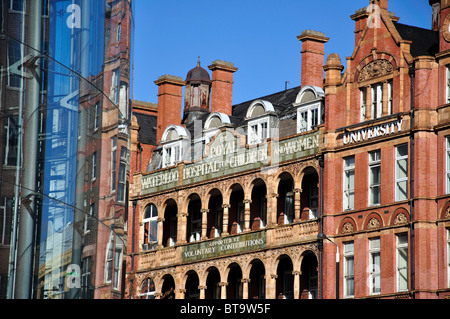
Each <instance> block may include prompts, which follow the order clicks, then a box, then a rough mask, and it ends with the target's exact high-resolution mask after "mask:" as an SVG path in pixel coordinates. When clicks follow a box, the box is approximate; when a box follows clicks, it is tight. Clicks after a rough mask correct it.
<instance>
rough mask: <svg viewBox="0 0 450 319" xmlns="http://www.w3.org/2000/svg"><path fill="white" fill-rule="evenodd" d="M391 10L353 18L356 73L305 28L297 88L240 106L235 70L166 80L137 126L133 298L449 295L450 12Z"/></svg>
mask: <svg viewBox="0 0 450 319" xmlns="http://www.w3.org/2000/svg"><path fill="white" fill-rule="evenodd" d="M387 2H388V1H386V0H374V1H370V4H369V6H368V7H366V8H363V9H360V10H357V11H356V12H355V14H354V15H352V16H351V18H352V19H353V20H354V21H355V34H354V36H355V37H356V38H355V48H351V51H352V52H353V53H352V54H351V56H349V57H348V58H347V64H346V68H344V66H343V65H342V62H341V59H340V57H339V56H338V55H337V54H330V55H329V56H328V57H327V58H326V59H325V58H324V43H326V42H327V41H328V38H326V37H325V36H324V34H322V33H320V32H317V31H312V30H307V31H304V32H303V33H302V34H301V35H300V36H299V37H298V39H299V40H300V41H301V42H302V72H301V73H302V74H301V84H302V86H301V87H297V88H290V89H286V90H285V91H283V92H279V93H275V94H272V95H268V96H265V97H261V98H258V99H255V100H253V101H249V102H245V103H241V104H238V105H234V106H232V104H231V98H232V83H233V73H234V72H235V71H237V69H236V68H235V67H234V65H233V64H231V63H229V62H223V61H214V62H212V64H211V65H210V66H209V69H210V71H211V72H212V76H210V75H209V73H208V72H207V71H206V70H205V69H203V68H202V67H201V66H200V64H198V65H197V67H195V68H194V69H192V70H191V71H189V72H188V73H187V76H186V78H185V80H183V79H182V78H179V77H176V76H172V75H165V76H162V77H160V78H159V79H157V80H156V82H155V83H156V85H158V87H159V91H158V105H157V108H156V114H154V112H153V113H152V112H150V111H149V110H145V111H144V110H143V109H142V107H140V109H139V110H137V112H136V114H135V115H136V116H134V117H133V121H132V128H131V135H132V139H131V141H132V146H131V162H132V163H136V164H134V166H133V167H132V176H133V179H132V181H131V183H132V184H131V185H132V186H131V187H130V190H131V192H130V200H131V201H132V203H133V212H135V213H134V214H133V215H132V218H131V219H129V224H128V225H129V227H130V230H129V233H130V234H133V235H132V236H130V238H131V245H130V250H129V251H131V254H130V269H129V273H128V279H129V281H128V283H129V285H130V286H129V289H127V291H128V292H129V293H130V296H131V297H135V298H155V299H157V298H161V299H165V298H177V299H184V298H186V299H190V298H200V299H220V298H222V299H225V298H227V299H236V298H237V299H252V298H268V299H274V298H294V299H302V298H335V297H338V298H386V299H388V298H411V299H412V298H417V299H426V298H435V299H437V298H449V296H450V196H449V194H450V121H449V104H448V103H449V96H450V93H449V92H450V86H449V83H450V82H449V78H450V77H449V74H450V71H449V70H450V67H449V65H450V55H449V52H450V44H449V43H450V33H449V25H450V15H449V14H450V4H449V2H448V1H439V0H435V1H429V2H430V5H431V6H432V7H433V17H432V22H433V23H432V26H433V27H432V29H430V30H427V29H422V28H416V27H412V26H408V25H404V24H401V23H399V18H398V17H396V16H395V14H393V13H392V12H389V11H388V5H387ZM324 62H325V63H324ZM344 69H345V71H344ZM343 71H344V72H343ZM324 73H325V77H324ZM183 87H185V91H184V92H185V96H184V104H183V101H182V98H183V97H182V88H183ZM203 97H204V98H203ZM139 104H141V105H142V103H139ZM182 105H184V112H183V113H182V112H181V109H182ZM174 110H177V111H176V112H175V111H174ZM155 117H156V118H155ZM145 141H147V142H145Z"/></svg>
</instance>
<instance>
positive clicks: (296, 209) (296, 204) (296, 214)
mask: <svg viewBox="0 0 450 319" xmlns="http://www.w3.org/2000/svg"><path fill="white" fill-rule="evenodd" d="M301 193H302V189H301V188H295V189H294V222H299V221H300V220H301V211H300V207H301V206H300V195H301Z"/></svg>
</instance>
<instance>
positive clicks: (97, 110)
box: [94, 102, 100, 131]
mask: <svg viewBox="0 0 450 319" xmlns="http://www.w3.org/2000/svg"><path fill="white" fill-rule="evenodd" d="M94 111H95V115H94V131H96V130H98V126H99V123H100V103H99V102H97V103H95V110H94Z"/></svg>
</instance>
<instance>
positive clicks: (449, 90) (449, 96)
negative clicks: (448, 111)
mask: <svg viewBox="0 0 450 319" xmlns="http://www.w3.org/2000/svg"><path fill="white" fill-rule="evenodd" d="M446 88H447V92H446V93H447V103H450V66H447V85H446Z"/></svg>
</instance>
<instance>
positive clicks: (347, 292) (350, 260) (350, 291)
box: [344, 242, 355, 298]
mask: <svg viewBox="0 0 450 319" xmlns="http://www.w3.org/2000/svg"><path fill="white" fill-rule="evenodd" d="M354 295H355V245H354V243H353V242H351V243H344V297H346V298H352V297H353V296H354Z"/></svg>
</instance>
